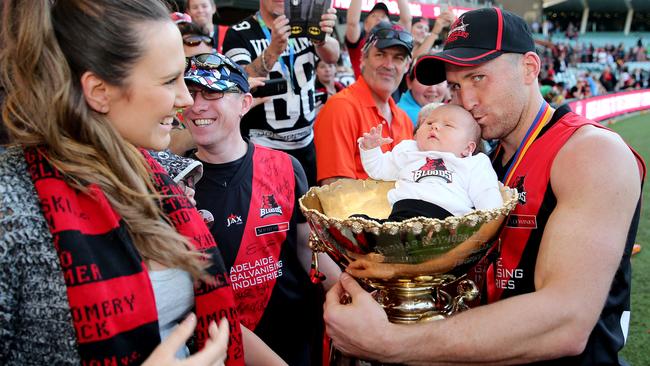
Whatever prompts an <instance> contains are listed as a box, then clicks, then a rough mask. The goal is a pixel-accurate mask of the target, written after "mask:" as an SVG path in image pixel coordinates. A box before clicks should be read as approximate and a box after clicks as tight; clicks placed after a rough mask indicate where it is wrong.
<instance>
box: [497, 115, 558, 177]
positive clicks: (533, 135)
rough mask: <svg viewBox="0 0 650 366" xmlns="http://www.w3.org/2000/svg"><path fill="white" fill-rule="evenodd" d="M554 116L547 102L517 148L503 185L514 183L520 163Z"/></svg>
mask: <svg viewBox="0 0 650 366" xmlns="http://www.w3.org/2000/svg"><path fill="white" fill-rule="evenodd" d="M552 115H553V114H552V113H551V106H549V105H548V103H546V102H544V103H542V106H541V107H540V108H539V111H538V112H537V115H536V116H535V119H534V120H533V124H532V125H530V127H529V128H528V131H526V135H525V136H524V139H523V140H522V141H521V144H519V147H518V148H517V152H516V153H515V156H514V158H513V159H512V163H510V166H509V167H508V170H507V171H506V174H505V175H504V176H503V184H505V185H506V186H507V185H509V184H510V182H511V181H512V177H513V176H514V175H515V170H517V167H518V166H519V163H521V161H522V160H523V159H524V156H525V155H526V152H527V151H528V148H530V146H531V145H532V144H533V142H534V141H535V139H537V136H538V135H539V133H540V132H541V131H542V128H544V126H545V125H546V123H547V122H548V121H549V120H550V119H551V116H552ZM499 149H501V145H499ZM498 153H499V152H498V151H497V152H496V154H495V156H497V155H498Z"/></svg>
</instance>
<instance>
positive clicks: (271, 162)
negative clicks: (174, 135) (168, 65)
mask: <svg viewBox="0 0 650 366" xmlns="http://www.w3.org/2000/svg"><path fill="white" fill-rule="evenodd" d="M188 61H189V62H188V71H187V72H186V73H185V82H186V84H187V86H188V89H189V92H190V94H191V95H192V97H193V99H194V105H192V106H191V107H189V108H187V109H186V110H185V112H184V117H185V122H184V123H185V125H186V126H187V129H188V130H189V131H190V132H191V134H192V137H193V139H194V141H195V142H196V145H197V151H196V153H195V154H194V156H193V158H195V159H198V160H199V161H200V162H201V163H202V164H203V172H204V173H203V178H202V179H201V180H200V181H198V182H197V183H196V185H195V190H196V193H195V200H196V202H197V208H198V209H199V210H207V211H209V212H211V213H212V215H213V218H214V222H213V224H212V227H211V228H210V232H211V234H212V235H213V237H214V239H215V241H216V242H217V244H218V247H219V250H220V251H221V253H222V256H223V259H224V263H225V264H226V267H227V268H228V269H229V275H230V281H231V284H232V287H233V291H234V293H235V299H236V301H237V306H238V311H239V314H240V319H241V321H242V324H244V325H245V326H246V327H248V328H249V329H251V330H252V331H254V332H255V333H256V334H257V335H258V336H259V337H260V338H261V339H262V340H263V341H264V342H265V343H266V344H267V345H268V346H269V347H271V349H273V351H275V352H276V353H277V354H278V355H279V356H280V357H282V358H283V359H284V360H285V361H286V362H287V363H288V364H289V365H305V366H307V365H316V364H318V360H320V357H321V354H322V353H321V348H322V339H323V338H322V337H323V320H322V303H323V291H322V288H320V287H319V286H316V285H314V284H313V283H312V282H311V279H310V276H309V275H308V273H309V270H310V265H311V259H312V257H311V255H312V253H311V250H310V249H309V247H308V245H307V241H308V236H309V226H308V224H307V222H306V220H305V218H304V216H303V215H302V213H301V211H300V208H299V206H298V198H299V197H301V196H302V195H303V194H304V193H305V192H306V191H307V180H306V178H305V173H304V171H303V169H302V167H301V166H300V164H299V163H298V161H297V160H296V159H295V158H293V157H292V156H290V155H288V154H285V153H283V152H280V151H276V150H272V149H268V148H265V147H262V146H258V145H256V144H253V143H252V142H250V141H247V140H246V139H244V138H243V137H242V136H241V133H240V130H239V124H240V122H241V118H242V116H243V115H245V114H246V113H247V112H248V111H249V109H250V107H251V105H252V103H253V100H252V99H253V98H252V96H251V94H250V93H249V89H250V86H249V84H248V81H247V75H246V73H245V72H244V71H243V69H242V68H241V67H240V66H239V65H236V64H234V63H233V62H232V61H231V60H230V59H228V58H227V57H224V56H222V55H219V54H206V55H198V56H195V57H192V58H190V59H189V60H188ZM319 264H320V267H321V268H322V270H323V272H325V273H326V275H328V277H329V278H328V279H327V280H326V282H325V285H326V287H329V286H331V285H332V284H333V283H334V282H335V281H336V279H337V278H338V274H339V273H340V270H339V269H338V267H337V266H336V265H335V264H334V263H333V262H332V261H331V259H329V257H327V256H326V255H324V254H321V255H320V256H319Z"/></svg>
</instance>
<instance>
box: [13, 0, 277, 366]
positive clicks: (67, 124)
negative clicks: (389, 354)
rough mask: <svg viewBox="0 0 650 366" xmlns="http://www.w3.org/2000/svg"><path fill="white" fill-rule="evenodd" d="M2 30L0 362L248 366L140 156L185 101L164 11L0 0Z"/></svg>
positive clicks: (219, 292) (193, 248)
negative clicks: (6, 141)
mask: <svg viewBox="0 0 650 366" xmlns="http://www.w3.org/2000/svg"><path fill="white" fill-rule="evenodd" d="M0 30H1V33H0V34H1V38H0V44H2V45H3V47H2V49H1V50H0V86H1V87H2V88H3V89H4V91H5V93H6V95H5V99H4V102H3V104H2V119H3V120H4V123H5V125H6V127H7V130H8V132H9V135H10V139H11V142H12V143H14V145H13V146H10V147H8V148H7V150H6V151H5V152H4V153H3V154H2V155H1V156H0V192H2V194H1V196H0V343H1V344H2V345H3V346H2V349H1V350H0V364H3V365H24V364H77V365H78V364H83V365H95V364H129V365H131V364H141V363H143V362H145V363H147V364H151V365H165V364H176V363H179V364H187V365H214V364H221V363H222V362H223V361H224V359H225V362H226V364H228V365H243V364H244V344H245V345H246V347H247V348H246V349H247V351H248V350H249V349H250V350H252V352H251V353H250V356H252V357H253V358H250V357H249V353H248V352H247V354H246V361H249V363H250V362H252V363H256V362H255V361H256V360H255V359H254V358H255V357H256V355H260V354H265V353H264V352H265V350H268V347H266V346H265V345H264V344H263V343H261V342H260V341H259V339H257V338H255V336H254V335H252V336H251V334H252V333H251V332H250V331H247V330H246V329H243V328H241V327H240V326H239V318H238V315H237V312H236V310H235V307H234V300H233V293H232V289H231V288H230V286H229V283H228V278H227V271H226V270H225V267H224V265H223V261H222V259H221V257H220V256H219V252H218V250H217V248H216V244H215V242H214V240H211V239H212V237H211V235H210V232H209V231H208V230H207V228H206V227H205V224H203V221H202V219H201V217H200V216H199V214H198V212H197V211H196V209H195V208H194V207H193V206H192V205H191V204H190V203H189V201H188V200H187V198H186V197H185V196H184V195H183V192H182V191H181V190H180V189H179V187H178V186H176V184H174V183H173V181H172V180H171V178H170V177H169V175H168V174H167V172H166V171H165V170H164V169H163V168H162V167H161V166H160V165H158V163H156V162H155V161H154V160H153V159H152V158H151V156H150V155H149V154H148V153H147V152H146V151H145V150H144V149H153V150H161V149H163V148H165V147H166V146H167V144H168V143H169V131H170V129H171V123H172V120H173V116H174V115H175V113H176V111H177V110H178V109H179V108H184V107H187V106H189V105H191V103H192V99H191V97H190V95H189V93H188V91H187V88H186V87H185V84H184V82H183V72H184V68H185V60H184V55H183V48H182V39H181V36H180V33H179V32H178V29H177V28H176V26H175V25H174V23H173V22H172V21H171V20H170V19H169V15H168V11H167V9H166V8H165V7H164V6H163V5H162V3H161V2H159V1H156V0H124V1H115V0H113V1H110V0H58V1H49V0H38V1H30V2H25V1H19V0H5V1H4V2H3V6H2V18H1V19H0ZM183 319H185V320H183ZM216 322H219V326H217V324H216ZM177 324H180V325H179V326H177ZM192 334H193V337H192V341H191V342H186V341H187V339H188V338H189V337H191V336H192ZM161 339H162V340H163V341H162V343H161ZM260 343H261V344H260ZM265 347H266V348H265ZM190 353H194V354H193V355H192V356H190ZM268 355H269V354H265V356H268ZM271 356H274V355H273V354H271ZM226 357H227V358H226ZM178 358H184V360H183V361H178ZM258 364H261V363H259V361H258Z"/></svg>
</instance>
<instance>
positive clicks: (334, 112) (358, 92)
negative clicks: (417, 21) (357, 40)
mask: <svg viewBox="0 0 650 366" xmlns="http://www.w3.org/2000/svg"><path fill="white" fill-rule="evenodd" d="M412 49H413V37H412V36H411V34H410V33H408V32H406V31H405V30H404V28H402V27H401V26H399V25H393V24H390V23H387V22H382V23H380V24H379V25H377V26H376V27H375V28H374V29H373V31H372V33H371V34H370V35H369V37H368V41H367V42H366V45H365V46H364V48H363V57H362V59H361V66H362V67H361V77H359V79H358V80H357V81H356V82H355V83H354V84H352V85H350V86H349V87H348V88H346V89H344V90H342V91H341V92H339V93H338V94H336V95H334V96H333V97H332V98H330V99H329V100H328V101H327V103H325V106H324V107H323V109H321V111H320V113H319V115H318V118H317V119H316V123H315V124H314V134H315V137H314V142H315V144H316V152H317V156H316V162H317V168H318V169H317V172H318V182H319V183H320V184H328V183H331V182H333V181H335V180H337V179H340V178H352V179H366V178H368V175H367V174H366V172H365V171H364V169H363V165H361V157H360V155H359V147H358V145H357V139H359V138H360V137H361V136H363V133H364V132H368V131H370V129H371V128H372V127H375V126H377V125H381V126H382V134H383V136H384V137H385V138H390V139H392V142H391V143H388V144H386V145H383V146H382V151H384V152H386V151H389V150H392V149H393V147H394V146H395V145H397V144H398V143H399V142H400V141H402V140H404V139H411V138H413V124H412V123H411V120H410V119H409V117H408V115H407V114H406V112H404V111H403V110H401V109H400V108H398V107H397V105H396V104H395V101H394V100H393V98H392V97H391V94H392V93H393V92H394V91H395V90H396V89H397V87H398V86H399V84H400V82H401V80H402V77H403V76H404V74H405V73H406V72H407V70H408V68H409V64H410V61H411V50H412Z"/></svg>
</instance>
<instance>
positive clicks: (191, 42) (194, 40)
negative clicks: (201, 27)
mask: <svg viewBox="0 0 650 366" xmlns="http://www.w3.org/2000/svg"><path fill="white" fill-rule="evenodd" d="M201 42H203V43H205V44H207V45H208V46H212V38H210V37H208V36H202V35H187V36H183V43H184V44H185V45H186V46H190V47H194V46H198V45H199V44H201Z"/></svg>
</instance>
